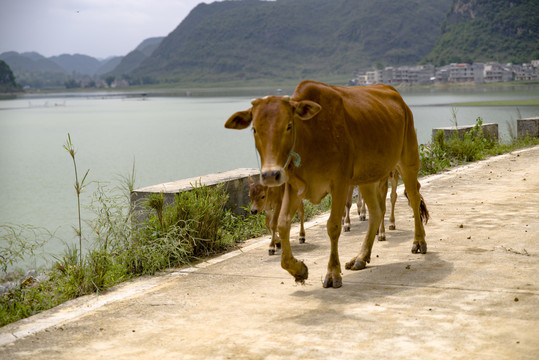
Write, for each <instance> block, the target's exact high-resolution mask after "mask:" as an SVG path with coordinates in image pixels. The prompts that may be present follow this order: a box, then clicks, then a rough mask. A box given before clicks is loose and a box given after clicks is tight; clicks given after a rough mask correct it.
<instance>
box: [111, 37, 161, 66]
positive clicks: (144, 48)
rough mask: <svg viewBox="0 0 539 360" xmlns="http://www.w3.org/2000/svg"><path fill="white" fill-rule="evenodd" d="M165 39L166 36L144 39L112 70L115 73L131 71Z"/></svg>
mask: <svg viewBox="0 0 539 360" xmlns="http://www.w3.org/2000/svg"><path fill="white" fill-rule="evenodd" d="M163 39H164V37H153V38H149V39H146V40H144V41H143V42H141V43H140V45H139V46H137V47H136V48H135V50H133V51H131V52H129V53H128V54H127V55H126V56H124V57H123V58H122V60H121V61H120V63H119V64H118V65H117V66H116V67H115V68H114V69H113V70H111V71H110V72H111V73H112V74H114V75H122V74H128V73H130V72H131V71H133V70H134V69H135V68H136V67H137V66H139V65H140V63H142V61H143V60H144V59H146V58H147V57H148V56H150V55H151V54H152V53H153V52H154V50H155V49H156V48H157V47H158V46H159V44H160V43H161V41H163Z"/></svg>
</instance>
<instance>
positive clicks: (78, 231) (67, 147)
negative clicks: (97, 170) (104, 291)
mask: <svg viewBox="0 0 539 360" xmlns="http://www.w3.org/2000/svg"><path fill="white" fill-rule="evenodd" d="M64 149H65V150H66V151H67V152H68V153H69V156H71V159H72V160H73V168H74V169H75V184H74V186H75V193H76V195H77V209H78V220H79V227H78V228H76V227H74V230H75V232H76V234H77V236H78V238H79V250H78V251H79V260H80V262H81V263H82V217H81V213H80V195H81V193H82V191H83V189H84V188H85V187H86V183H85V180H86V177H87V176H88V173H89V172H90V169H88V170H86V173H85V174H84V176H83V177H82V180H81V181H80V182H79V173H78V171H77V161H76V159H75V153H76V152H75V147H74V146H73V143H72V142H71V135H70V134H69V133H67V140H66V143H65V144H64Z"/></svg>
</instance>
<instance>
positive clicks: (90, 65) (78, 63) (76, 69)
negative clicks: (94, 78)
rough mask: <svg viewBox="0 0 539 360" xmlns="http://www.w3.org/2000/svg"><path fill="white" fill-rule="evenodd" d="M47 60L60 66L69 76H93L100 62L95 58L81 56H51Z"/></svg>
mask: <svg viewBox="0 0 539 360" xmlns="http://www.w3.org/2000/svg"><path fill="white" fill-rule="evenodd" d="M49 60H51V61H53V62H55V63H56V64H58V65H60V66H61V67H62V68H63V69H64V70H65V71H67V72H68V73H69V74H72V73H78V74H84V75H93V74H95V73H96V72H97V70H98V69H99V68H100V67H101V62H100V61H99V60H97V59H96V58H93V57H91V56H88V55H81V54H74V55H70V54H62V55H59V56H52V57H50V58H49Z"/></svg>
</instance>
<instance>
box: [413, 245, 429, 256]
mask: <svg viewBox="0 0 539 360" xmlns="http://www.w3.org/2000/svg"><path fill="white" fill-rule="evenodd" d="M419 253H421V254H426V253H427V243H425V244H414V245H413V246H412V254H419Z"/></svg>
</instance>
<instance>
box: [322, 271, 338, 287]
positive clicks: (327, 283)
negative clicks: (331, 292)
mask: <svg viewBox="0 0 539 360" xmlns="http://www.w3.org/2000/svg"><path fill="white" fill-rule="evenodd" d="M322 286H324V288H326V289H327V288H330V287H332V288H334V289H338V288H340V287H341V286H342V278H341V277H336V278H333V276H331V275H330V274H327V275H326V279H325V280H324V284H323V285H322Z"/></svg>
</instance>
